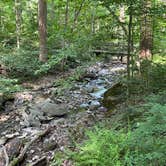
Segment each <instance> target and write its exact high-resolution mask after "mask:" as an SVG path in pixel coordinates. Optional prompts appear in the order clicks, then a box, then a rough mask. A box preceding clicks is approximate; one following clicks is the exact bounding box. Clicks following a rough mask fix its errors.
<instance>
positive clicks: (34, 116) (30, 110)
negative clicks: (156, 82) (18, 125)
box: [23, 99, 68, 127]
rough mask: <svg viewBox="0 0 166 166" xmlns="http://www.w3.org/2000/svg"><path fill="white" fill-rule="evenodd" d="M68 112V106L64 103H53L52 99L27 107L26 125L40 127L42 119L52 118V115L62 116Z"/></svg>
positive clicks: (24, 115) (25, 114)
mask: <svg viewBox="0 0 166 166" xmlns="http://www.w3.org/2000/svg"><path fill="white" fill-rule="evenodd" d="M67 113H68V109H67V106H66V105H65V104H63V103H60V104H56V103H52V101H51V100H50V99H47V100H45V101H43V102H40V103H38V104H35V105H34V106H30V107H27V109H26V110H25V111H24V113H23V119H24V123H23V124H24V125H25V126H36V127H39V126H40V125H41V122H42V121H46V120H51V119H52V117H62V116H64V115H66V114H67Z"/></svg>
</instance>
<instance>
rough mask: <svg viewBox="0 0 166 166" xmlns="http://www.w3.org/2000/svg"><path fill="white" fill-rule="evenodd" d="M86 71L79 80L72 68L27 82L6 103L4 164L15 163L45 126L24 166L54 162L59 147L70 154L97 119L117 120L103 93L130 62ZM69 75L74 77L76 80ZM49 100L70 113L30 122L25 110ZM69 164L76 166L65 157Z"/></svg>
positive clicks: (0, 146)
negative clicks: (108, 107)
mask: <svg viewBox="0 0 166 166" xmlns="http://www.w3.org/2000/svg"><path fill="white" fill-rule="evenodd" d="M84 69H85V72H84V74H83V75H82V76H80V78H77V79H76V80H74V79H75V78H74V77H75V74H74V73H75V70H74V69H72V70H69V71H67V72H65V73H63V74H62V73H59V74H58V75H55V74H51V75H47V76H44V77H42V78H40V79H38V80H35V81H31V82H24V83H23V84H22V85H23V86H24V87H26V90H25V91H22V92H19V93H16V94H15V99H14V101H8V102H6V108H5V110H4V111H3V112H0V166H5V163H6V162H11V161H12V160H13V158H16V157H17V156H18V155H19V154H20V153H22V151H23V147H25V145H27V143H28V142H30V141H31V140H32V139H34V137H36V136H39V135H40V134H41V132H43V131H45V130H47V132H46V133H44V134H43V135H42V136H41V135H40V136H41V138H39V139H36V140H34V142H33V143H32V144H31V145H30V146H29V147H28V149H27V150H26V155H24V160H23V162H21V163H20V165H21V166H24V165H27V164H30V165H40V166H42V165H45V164H44V163H45V162H46V160H47V161H48V162H50V161H51V160H53V158H54V155H55V154H56V153H58V152H59V151H61V152H64V153H65V148H73V147H74V146H75V142H81V141H82V140H83V139H84V138H85V135H84V133H85V130H88V129H89V128H91V127H92V126H94V125H95V124H97V123H98V122H102V121H108V120H109V121H111V120H114V116H115V114H116V112H113V113H110V111H109V110H107V109H106V108H104V107H103V105H102V100H103V94H104V93H105V92H106V91H107V90H108V89H109V87H111V86H112V85H113V84H114V83H116V82H117V81H118V80H119V78H120V77H121V76H122V75H124V73H125V70H126V64H122V63H121V62H119V61H112V62H109V63H104V62H96V63H95V64H93V65H91V66H89V67H86V68H84ZM68 78H73V80H74V81H73V80H72V81H73V83H72V84H70V83H71V82H72V81H71V79H68ZM64 80H65V81H64ZM63 86H66V88H64V87H63ZM48 98H50V99H51V100H52V101H53V102H54V103H56V104H57V107H59V105H63V106H64V107H63V108H64V109H65V111H66V112H64V114H63V115H62V116H54V117H49V118H46V119H44V120H43V121H42V120H39V119H37V118H38V117H37V115H35V116H36V117H33V120H36V123H35V125H33V124H31V122H27V121H28V120H31V119H30V118H29V117H28V116H29V115H28V114H27V113H26V110H27V108H28V107H30V106H32V105H36V104H37V103H42V102H44V101H46V100H47V99H48ZM57 109H59V108H57ZM44 116H45V115H44ZM110 117H111V118H110ZM26 118H27V119H26ZM5 151H7V155H6V153H5ZM64 165H66V166H70V165H72V164H71V163H70V162H68V161H64Z"/></svg>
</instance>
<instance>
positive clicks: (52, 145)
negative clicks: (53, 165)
mask: <svg viewBox="0 0 166 166" xmlns="http://www.w3.org/2000/svg"><path fill="white" fill-rule="evenodd" d="M57 147H58V143H57V142H56V141H55V140H48V141H46V142H44V144H43V148H44V151H46V152H47V151H51V150H54V149H55V148H57Z"/></svg>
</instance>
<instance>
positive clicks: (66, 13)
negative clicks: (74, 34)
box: [64, 0, 69, 31]
mask: <svg viewBox="0 0 166 166" xmlns="http://www.w3.org/2000/svg"><path fill="white" fill-rule="evenodd" d="M68 19H69V0H66V10H65V27H64V30H65V31H66V30H67V26H68Z"/></svg>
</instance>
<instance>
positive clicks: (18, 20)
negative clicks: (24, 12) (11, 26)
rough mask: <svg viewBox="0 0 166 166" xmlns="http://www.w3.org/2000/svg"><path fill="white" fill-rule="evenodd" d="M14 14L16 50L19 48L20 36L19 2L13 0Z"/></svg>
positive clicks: (18, 0)
mask: <svg viewBox="0 0 166 166" xmlns="http://www.w3.org/2000/svg"><path fill="white" fill-rule="evenodd" d="M15 13H16V38H17V48H18V49H19V48H20V36H21V1H20V0H15Z"/></svg>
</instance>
